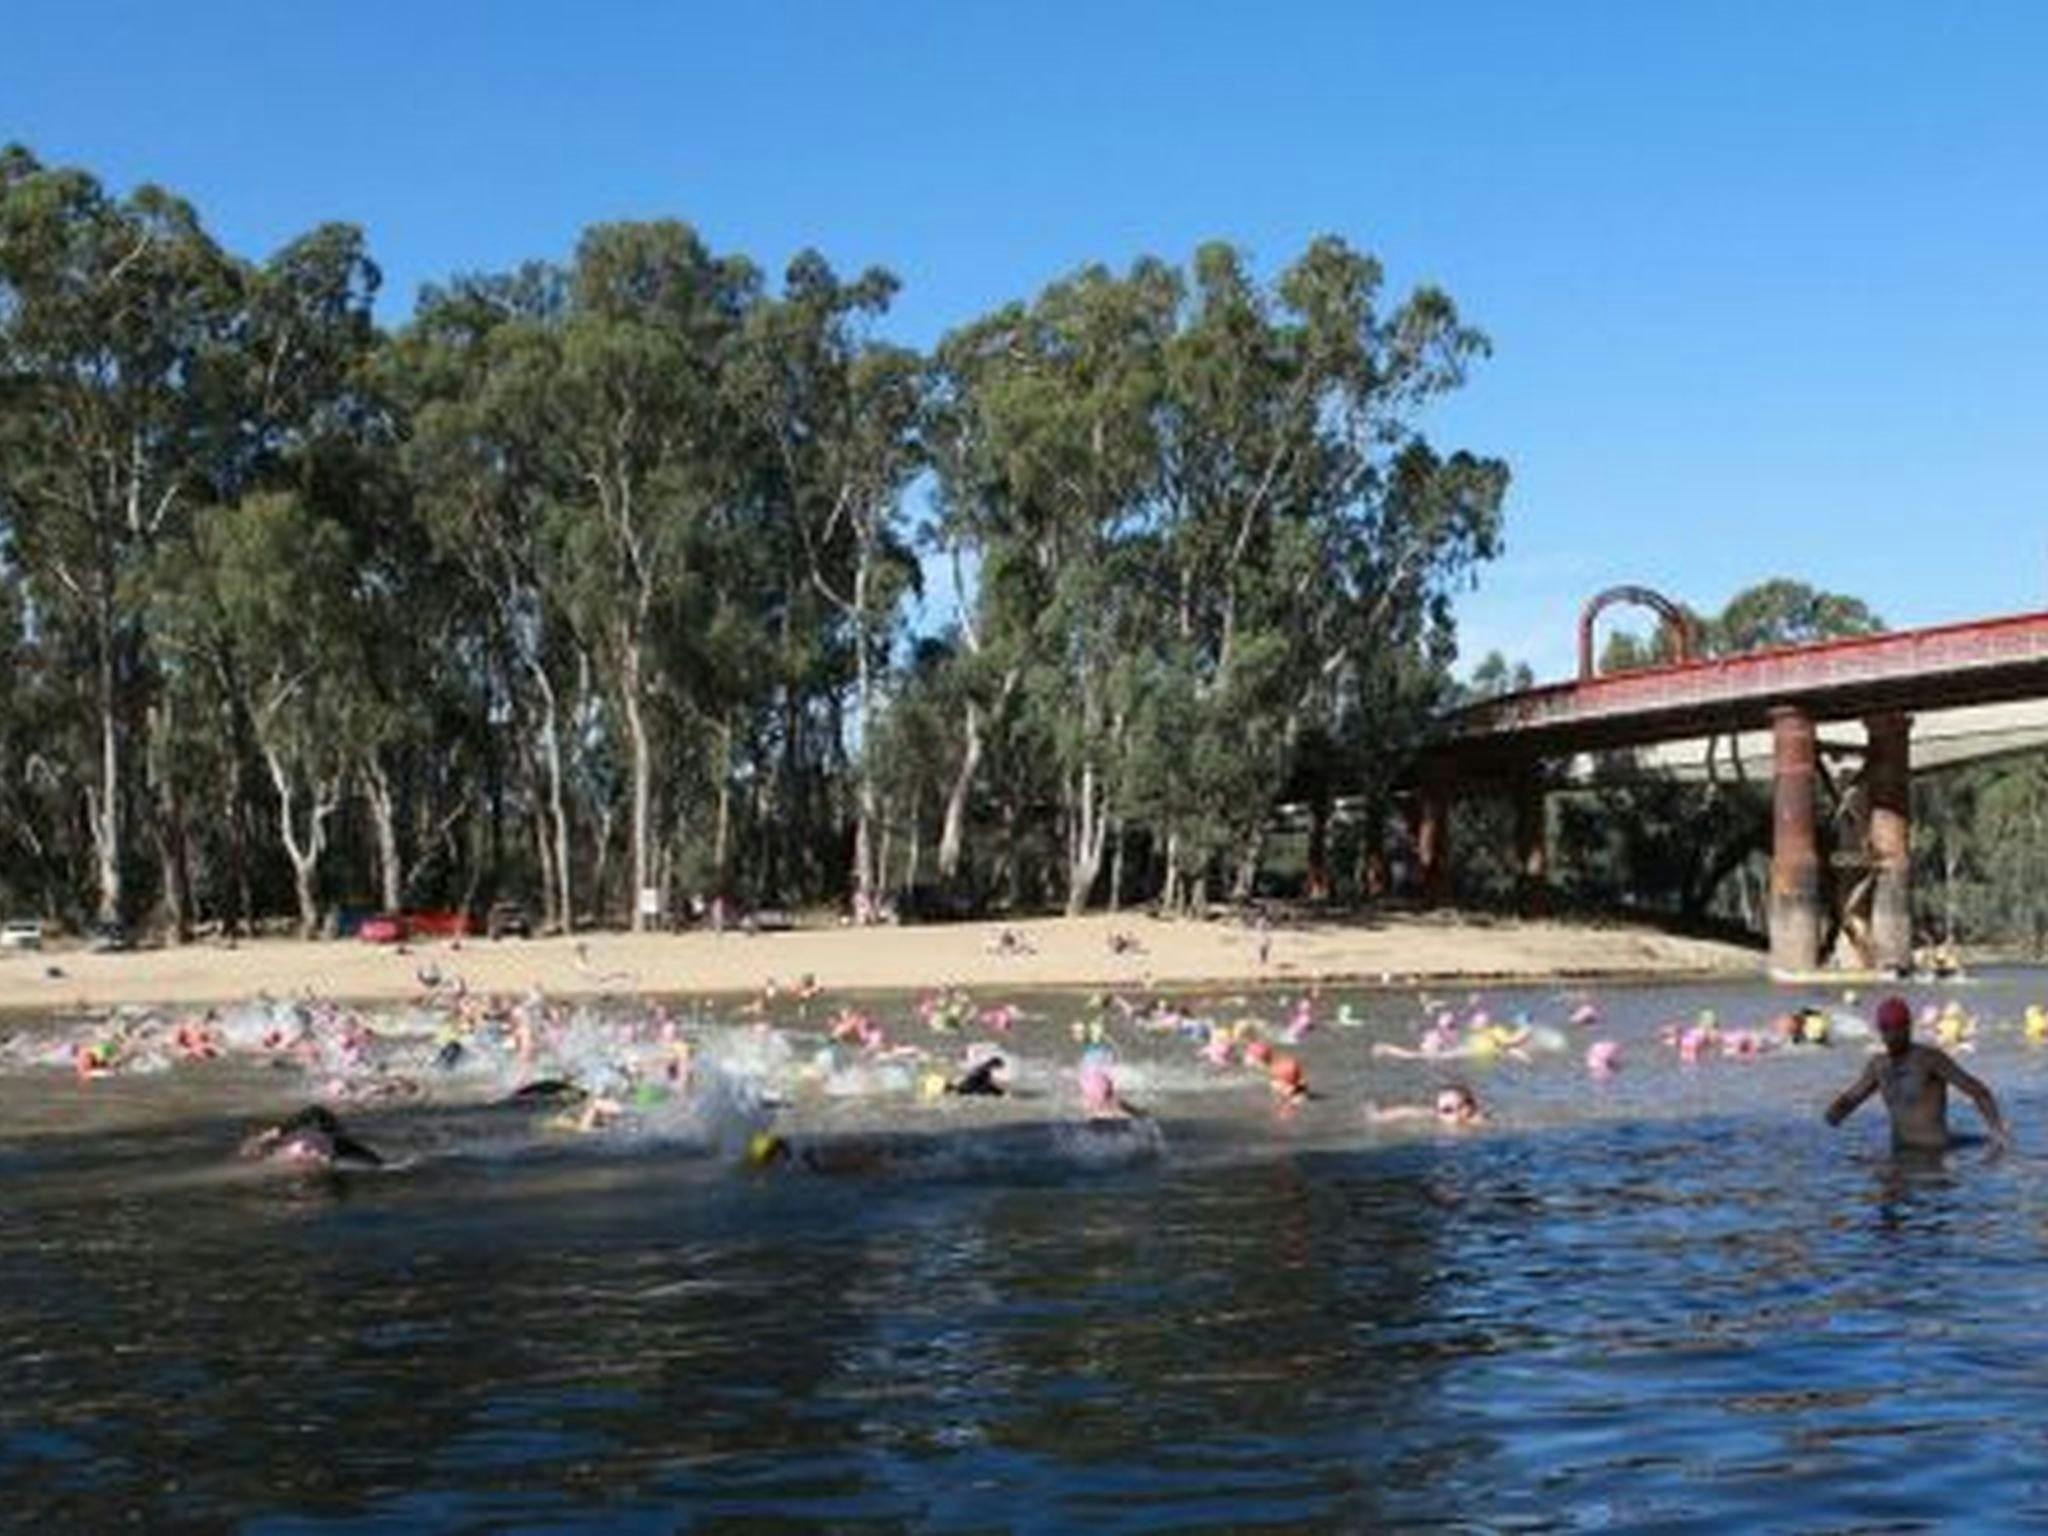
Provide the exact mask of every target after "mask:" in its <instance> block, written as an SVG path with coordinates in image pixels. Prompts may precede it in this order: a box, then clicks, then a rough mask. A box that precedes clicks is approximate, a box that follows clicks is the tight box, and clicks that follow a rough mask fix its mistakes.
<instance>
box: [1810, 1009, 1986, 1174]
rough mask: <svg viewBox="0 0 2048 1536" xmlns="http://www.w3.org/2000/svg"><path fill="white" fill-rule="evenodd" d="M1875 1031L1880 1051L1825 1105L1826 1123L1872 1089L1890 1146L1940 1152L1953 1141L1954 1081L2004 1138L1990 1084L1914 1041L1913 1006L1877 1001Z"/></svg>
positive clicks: (1834, 1121) (1943, 1053)
mask: <svg viewBox="0 0 2048 1536" xmlns="http://www.w3.org/2000/svg"><path fill="white" fill-rule="evenodd" d="M1876 1022H1877V1033H1878V1036H1879V1038H1881V1039H1882V1040H1883V1041H1884V1054H1883V1055H1881V1056H1873V1057H1871V1058H1870V1060H1869V1062H1867V1063H1866V1064H1865V1065H1864V1068H1863V1071H1862V1072H1861V1073H1859V1074H1858V1075H1857V1078H1856V1081H1855V1082H1853V1083H1851V1084H1850V1085H1849V1086H1848V1087H1847V1088H1845V1089H1843V1090H1842V1092H1841V1094H1840V1095H1839V1096H1838V1097H1837V1098H1836V1099H1835V1101H1834V1102H1833V1103H1832V1104H1830V1105H1829V1106H1828V1108H1827V1122H1828V1124H1829V1125H1840V1124H1841V1123H1842V1122H1843V1121H1844V1120H1846V1119H1848V1118H1849V1116H1850V1115H1851V1114H1853V1113H1854V1112H1855V1110H1856V1108H1857V1106H1858V1105H1860V1104H1861V1103H1862V1102H1863V1101H1864V1100H1865V1099H1867V1098H1869V1097H1870V1096H1871V1095H1872V1094H1873V1093H1878V1092H1882V1093H1883V1094H1884V1107H1885V1109H1886V1110H1887V1111H1889V1112H1890V1114H1891V1117H1892V1145H1893V1146H1894V1147H1912V1148H1916V1149H1920V1150H1926V1151H1937V1152H1938V1151H1941V1150H1942V1149H1944V1148H1946V1147H1948V1146H1950V1145H1952V1144H1953V1138H1952V1137H1951V1136H1950V1134H1949V1129H1948V1090H1949V1085H1950V1084H1953V1085H1954V1086H1955V1087H1957V1088H1960V1089H1961V1090H1962V1091H1963V1092H1964V1093H1966V1094H1968V1095H1969V1096H1970V1102H1971V1103H1973V1104H1975V1105H1976V1106H1977V1113H1978V1114H1979V1115H1981V1116H1983V1118H1984V1124H1985V1126H1986V1127H1987V1128H1988V1129H1989V1130H1990V1132H1991V1137H1992V1140H1993V1141H1994V1142H1998V1143H2001V1144H2002V1143H2003V1142H2005V1141H2006V1140H2007V1139H2008V1132H2007V1131H2006V1128H2005V1117H2004V1116H2003V1115H2001V1114H2000V1113H1999V1111H1998V1100H1997V1099H1996V1098H1995V1097H1994V1096H1993V1095H1992V1092H1991V1090H1990V1089H1989V1088H1987V1087H1985V1086H1984V1084H1982V1083H1981V1082H1979V1081H1978V1080H1977V1079H1976V1078H1974V1077H1972V1076H1971V1075H1970V1074H1969V1073H1968V1072H1965V1071H1964V1070H1963V1069H1962V1068H1961V1067H1960V1066H1958V1065H1956V1062H1955V1058H1953V1057H1952V1056H1950V1055H1949V1054H1948V1052H1946V1051H1944V1050H1940V1049H1938V1048H1937V1047H1935V1046H1931V1045H1915V1044H1914V1043H1913V1010H1912V1009H1911V1008H1910V1007H1908V1006H1907V1003H1906V1000H1905V999H1904V998H1903V997H1888V998H1886V999H1885V1000H1884V1001H1883V1002H1881V1003H1879V1004H1878V1005H1877V1015H1876Z"/></svg>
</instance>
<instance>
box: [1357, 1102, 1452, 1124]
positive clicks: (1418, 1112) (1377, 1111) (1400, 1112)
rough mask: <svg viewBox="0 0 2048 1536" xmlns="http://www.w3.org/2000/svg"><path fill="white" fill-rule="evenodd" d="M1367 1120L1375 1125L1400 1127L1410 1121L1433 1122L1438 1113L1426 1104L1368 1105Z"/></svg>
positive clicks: (1366, 1109) (1366, 1108)
mask: <svg viewBox="0 0 2048 1536" xmlns="http://www.w3.org/2000/svg"><path fill="white" fill-rule="evenodd" d="M1365 1118H1366V1119H1368V1120H1370V1121H1372V1123H1373V1124H1374V1125H1398V1124H1400V1123H1402V1122H1404V1121H1410V1120H1433V1119H1435V1118H1436V1111H1435V1110H1433V1109H1431V1108H1430V1107H1429V1106H1428V1105H1426V1104H1368V1105H1366V1106H1365Z"/></svg>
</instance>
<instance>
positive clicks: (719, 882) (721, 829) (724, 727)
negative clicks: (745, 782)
mask: <svg viewBox="0 0 2048 1536" xmlns="http://www.w3.org/2000/svg"><path fill="white" fill-rule="evenodd" d="M731 886H732V711H731V710H727V711H726V712H725V714H724V715H723V716H721V717H720V719H719V722H718V819H717V822H716V824H715V826H714V828H713V830H712V835H711V894H712V895H713V896H714V897H723V896H724V895H725V894H726V893H727V891H728V890H730V889H731Z"/></svg>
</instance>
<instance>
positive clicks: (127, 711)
mask: <svg viewBox="0 0 2048 1536" xmlns="http://www.w3.org/2000/svg"><path fill="white" fill-rule="evenodd" d="M240 287H241V285H240V282H239V273H238V269H237V267H236V264H235V263H234V262H232V261H231V260H230V259H229V258H228V257H227V256H226V255H225V254H224V253H223V252H222V251H221V250H220V249H219V247H218V246H216V245H215V243H214V242H213V240H212V238H211V237H210V236H208V235H207V233H206V232H205V230H204V229H203V228H202V227H201V225H200V222H199V218H198V215H197V214H196V213H195V212H194V211H193V209H192V208H191V206H190V205H189V204H187V203H185V202H183V201H182V200H180V199H178V198H176V197H173V196H171V195H170V194H169V193H167V192H165V191H163V190H162V189H160V188H157V187H153V186H144V187H141V188H139V189H138V190H136V191H135V192H134V193H133V194H131V195H130V196H129V197H127V198H125V199H119V200H117V199H115V198H113V197H111V196H109V195H108V194H107V192H106V191H105V190H104V189H103V188H102V187H101V186H100V184H99V183H98V182H97V181H96V180H94V179H93V178H92V177H91V176H89V175H87V174H85V173H84V172H82V171H76V170H65V169H50V168H45V167H44V166H42V165H41V164H39V163H38V162H37V161H36V160H35V158H34V157H33V156H32V155H30V154H29V153H28V151H26V150H25V149H22V148H19V147H12V148H9V149H6V150H4V151H0V377H4V378H5V379H6V381H7V396H8V405H9V408H8V409H7V410H6V411H5V413H4V416H0V434H4V441H0V477H4V478H5V480H6V493H5V494H6V500H7V505H8V508H9V512H10V516H11V518H12V520H13V522H14V532H15V537H16V540H17V550H18V554H19V558H20V560H21V562H22V565H23V567H24V569H25V571H26V572H27V573H28V578H29V583H30V586H31V590H32V591H33V593H34V594H35V597H36V599H37V601H38V602H39V603H40V604H41V605H43V608H44V610H45V611H46V612H47V613H48V614H49V616H50V618H51V619H52V621H54V622H58V623H64V624H72V625H75V626H76V627H77V628H78V630H79V632H80V633H81V635H83V636H84V637H85V638H86V640H87V642H88V646H89V658H90V660H89V665H90V676H91V679H92V701H93V702H92V709H93V713H94V716H95V720H96V734H97V738H98V743H97V752H96V756H97V758H98V764H97V769H96V772H95V774H94V775H93V776H92V777H91V778H90V779H89V780H88V783H89V786H90V787H89V788H88V790H87V803H88V819H89V822H90V826H91V833H92V845H93V851H94V863H95V867H96V882H95V884H96V888H97V889H96V903H95V904H96V906H97V909H98V912H99V915H100V916H101V917H102V918H107V919H113V918H117V917H119V916H120V915H121V911H122V907H123V904H124V901H123V878H124V864H125V860H126V851H125V843H124V836H125V829H126V827H127V825H128V822H129V811H128V807H127V804H126V797H127V791H128V787H129V783H130V779H131V776H132V772H133V769H132V765H131V762H130V756H131V747H132V742H133V738H134V736H135V734H136V732H137V730H138V725H137V722H136V715H137V704H138V697H139V695H140V693H141V690H142V680H143V675H144V672H145V670H146V665H147V658H146V655H145V649H146V641H145V635H144V632H143V626H142V624H141V623H140V614H141V611H142V607H143V605H144V602H145V600H146V598H145V594H144V592H143V590H142V588H141V584H140V583H139V581H138V580H137V572H138V569H139V568H140V567H141V566H142V565H143V564H144V563H145V562H146V561H147V559H148V557H149V554H150V551H151V550H152V548H153V547H154V546H155V545H156V544H157V543H159V542H160V541H161V540H163V539H165V538H167V537H169V536H170V535H171V534H172V533H173V532H174V531H175V528H176V525H177V523H178V521H179V520H180V519H181V518H182V517H183V516H184V515H185V514H186V513H187V512H188V511H189V509H190V506H191V503H192V501H193V500H194V494H195V490H196V489H197V487H196V486H195V475H196V472H197V469H198V461H199V458H200V450H201V443H202V439H203V438H204V436H205V435H206V430H207V426H208V423H207V420H206V411H207V408H208V401H207V400H206V398H205V396H204V392H203V391H200V390H198V389H197V388H195V387H194V386H195V383H196V381H197V380H198V378H199V377H200V376H201V374H202V373H203V371H204V366H205V363H206V360H207V359H208V358H209V356H211V355H213V354H215V353H217V352H218V351H219V349H221V348H222V347H224V346H225V345H227V344H228V342H229V341H230V339H231V333H232V330H233V327H234V326H235V324H236V323H237V319H238V316H239V312H240V311H239V306H240V297H241V294H240Z"/></svg>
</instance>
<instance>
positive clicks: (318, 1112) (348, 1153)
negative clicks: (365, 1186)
mask: <svg viewBox="0 0 2048 1536" xmlns="http://www.w3.org/2000/svg"><path fill="white" fill-rule="evenodd" d="M241 1155H242V1156H243V1157H248V1158H261V1159H263V1160H264V1161H266V1162H273V1163H285V1164H291V1165H295V1166H298V1167H306V1168H381V1167H383V1166H384V1159H383V1157H382V1156H380V1155H379V1154H378V1153H377V1152H376V1151H374V1150H373V1149H371V1148H370V1147H367V1146H365V1145H364V1144H363V1143H362V1142H360V1141H357V1140H356V1139H355V1137H353V1136H351V1135H350V1134H349V1133H348V1131H347V1130H346V1129H345V1128H344V1127H343V1125H342V1123H341V1121H340V1119H338V1118H337V1117H336V1115H335V1114H334V1111H332V1110H330V1109H328V1108H327V1107H326V1106H325V1105H322V1104H308V1105H307V1106H306V1107H305V1108H304V1109H302V1110H299V1111H297V1112H296V1113H294V1114H290V1115H287V1116H285V1118H284V1119H282V1120H280V1121H278V1122H277V1124H275V1125H271V1126H266V1127H264V1128H263V1129H262V1130H260V1131H258V1132H257V1133H256V1134H255V1135H253V1136H251V1137H249V1138H248V1139H247V1140H245V1141H244V1142H243V1143H242V1146H241Z"/></svg>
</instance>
